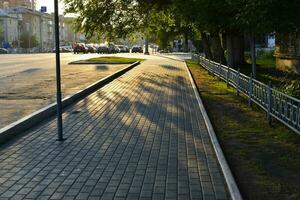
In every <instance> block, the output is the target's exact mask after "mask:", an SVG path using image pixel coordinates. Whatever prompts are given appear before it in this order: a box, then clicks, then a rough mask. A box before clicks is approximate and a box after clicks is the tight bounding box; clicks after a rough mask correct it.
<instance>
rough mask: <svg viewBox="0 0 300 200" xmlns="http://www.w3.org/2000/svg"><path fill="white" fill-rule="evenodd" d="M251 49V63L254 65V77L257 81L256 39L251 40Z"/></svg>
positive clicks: (252, 37)
mask: <svg viewBox="0 0 300 200" xmlns="http://www.w3.org/2000/svg"><path fill="white" fill-rule="evenodd" d="M250 47H251V63H252V77H253V78H255V79H256V50H255V37H254V36H251V38H250Z"/></svg>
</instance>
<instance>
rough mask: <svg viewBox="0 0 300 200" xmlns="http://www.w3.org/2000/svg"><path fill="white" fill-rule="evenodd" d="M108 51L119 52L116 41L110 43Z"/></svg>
mask: <svg viewBox="0 0 300 200" xmlns="http://www.w3.org/2000/svg"><path fill="white" fill-rule="evenodd" d="M107 46H108V53H118V49H117V47H116V45H115V44H114V43H108V45H107Z"/></svg>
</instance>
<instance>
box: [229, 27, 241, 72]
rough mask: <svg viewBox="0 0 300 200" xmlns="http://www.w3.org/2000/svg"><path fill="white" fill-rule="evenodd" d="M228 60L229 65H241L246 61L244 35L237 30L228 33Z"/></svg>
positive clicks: (236, 66)
mask: <svg viewBox="0 0 300 200" xmlns="http://www.w3.org/2000/svg"><path fill="white" fill-rule="evenodd" d="M227 62H228V65H229V67H235V68H238V67H241V66H242V65H243V64H244V63H245V54H244V35H243V34H239V33H237V32H228V33H227Z"/></svg>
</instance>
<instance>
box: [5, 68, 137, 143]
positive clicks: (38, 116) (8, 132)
mask: <svg viewBox="0 0 300 200" xmlns="http://www.w3.org/2000/svg"><path fill="white" fill-rule="evenodd" d="M139 64H140V62H135V63H133V64H131V65H129V66H127V67H125V68H123V69H121V70H119V71H117V72H115V73H113V74H111V75H109V76H107V77H105V78H103V79H101V80H99V81H97V82H95V83H93V84H91V85H89V86H88V87H86V88H85V89H83V90H81V91H79V92H77V93H75V94H74V95H71V96H68V97H66V98H64V99H63V100H62V104H63V108H66V107H67V106H69V105H71V104H73V103H74V102H77V101H79V100H81V99H82V98H84V97H86V96H87V95H89V94H91V93H93V92H95V91H96V90H98V89H99V88H101V87H103V86H105V85H106V84H108V83H110V82H111V81H113V80H114V79H116V78H118V77H120V76H121V75H123V74H125V73H126V72H128V71H129V70H131V69H133V68H134V67H135V66H137V65H139ZM55 114H56V103H53V104H50V105H49V106H46V107H44V108H42V109H40V110H38V111H36V112H34V113H32V114H31V115H29V116H26V117H24V118H22V119H20V120H18V121H16V122H14V123H12V124H10V125H8V126H6V127H4V128H2V129H0V144H3V143H5V142H7V141H8V140H10V139H12V138H13V137H15V136H17V135H18V134H21V133H22V132H24V131H26V130H28V129H30V128H32V127H33V126H35V125H37V124H38V123H40V122H42V121H44V120H45V119H47V118H49V117H52V116H54V115H55Z"/></svg>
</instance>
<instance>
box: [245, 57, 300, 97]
mask: <svg viewBox="0 0 300 200" xmlns="http://www.w3.org/2000/svg"><path fill="white" fill-rule="evenodd" d="M245 60H246V63H245V64H244V65H243V66H242V67H241V72H242V73H244V74H246V75H250V74H251V69H252V67H251V59H250V55H249V54H246V56H245ZM257 79H258V80H259V81H261V82H264V83H266V84H268V83H269V82H271V84H272V86H273V87H276V88H277V89H278V90H280V91H282V92H284V93H286V94H289V95H291V96H294V97H296V98H300V76H299V75H296V74H294V73H291V72H284V71H281V70H278V69H276V61H275V57H274V56H273V53H272V52H270V53H261V54H258V56H257Z"/></svg>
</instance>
